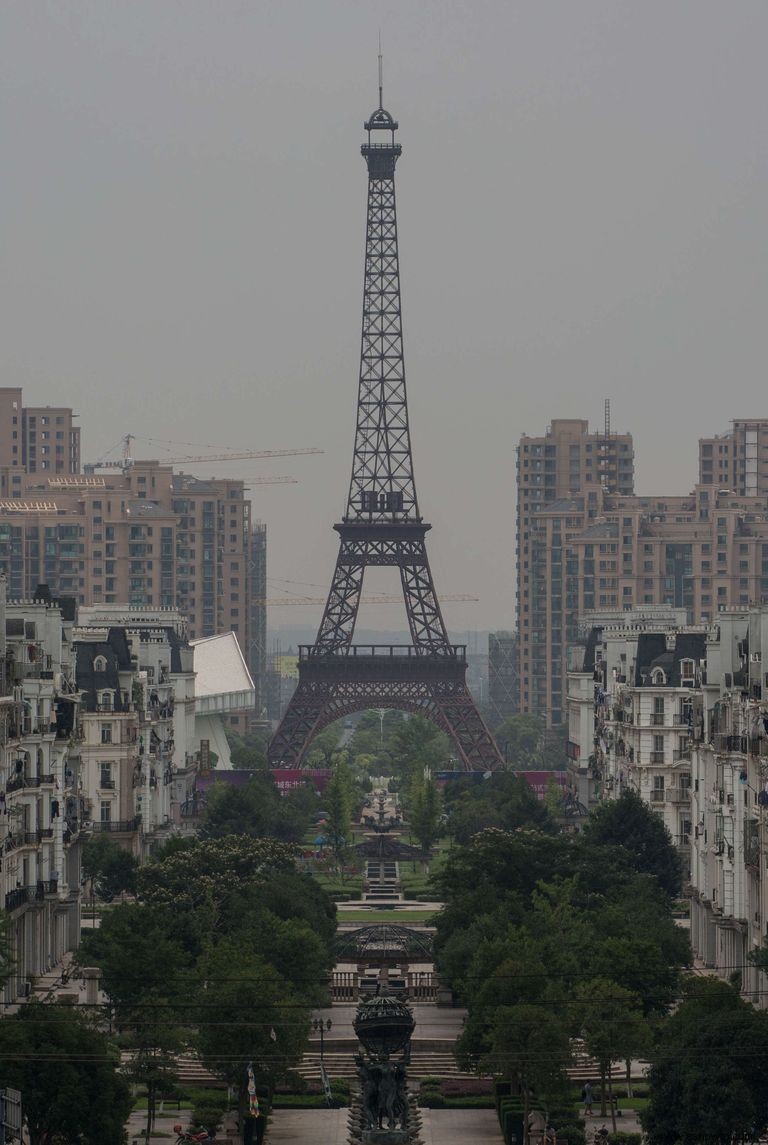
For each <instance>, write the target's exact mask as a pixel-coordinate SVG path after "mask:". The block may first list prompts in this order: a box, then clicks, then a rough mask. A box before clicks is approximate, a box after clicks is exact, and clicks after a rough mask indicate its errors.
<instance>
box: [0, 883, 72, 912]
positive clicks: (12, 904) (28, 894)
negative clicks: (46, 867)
mask: <svg viewBox="0 0 768 1145" xmlns="http://www.w3.org/2000/svg"><path fill="white" fill-rule="evenodd" d="M58 890H59V884H58V880H57V879H47V880H45V879H41V880H40V881H39V882H37V883H35V885H34V886H31V887H16V889H15V890H13V891H8V893H7V894H6V896H5V909H6V910H7V911H13V910H19V908H20V907H23V906H26V905H27V904H28V903H34V902H42V901H43V900H44V899H45V898H46V896H48V895H55V894H58Z"/></svg>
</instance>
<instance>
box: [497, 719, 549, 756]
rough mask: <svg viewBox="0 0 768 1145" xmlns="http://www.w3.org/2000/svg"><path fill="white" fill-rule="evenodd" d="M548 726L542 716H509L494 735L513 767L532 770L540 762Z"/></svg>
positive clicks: (503, 754)
mask: <svg viewBox="0 0 768 1145" xmlns="http://www.w3.org/2000/svg"><path fill="white" fill-rule="evenodd" d="M545 728H546V725H545V723H544V720H543V719H542V718H541V716H536V715H533V714H531V713H527V712H523V713H521V714H520V715H517V716H509V717H508V718H507V719H506V720H504V721H503V723H501V724H499V726H498V727H497V728H496V731H495V732H494V733H493V736H494V739H495V740H496V743H497V744H498V747H499V751H500V752H501V754H502V756H503V758H504V759H505V760H506V761H507V762H508V763H509V765H510V766H511V767H516V768H532V767H535V766H536V765H537V763H538V762H539V751H540V748H541V745H542V742H543V739H544V732H545Z"/></svg>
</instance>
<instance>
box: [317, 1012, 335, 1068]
mask: <svg viewBox="0 0 768 1145" xmlns="http://www.w3.org/2000/svg"><path fill="white" fill-rule="evenodd" d="M332 1026H333V1022H332V1021H331V1019H330V1018H326V1020H325V1021H323V1019H322V1018H313V1020H312V1029H313V1030H315V1031H317V1030H319V1031H320V1064H321V1065H324V1064H325V1063H324V1061H323V1051H324V1049H325V1046H324V1043H323V1035H324V1033H325V1031H326V1030H328V1032H329V1033H330V1031H331V1028H332Z"/></svg>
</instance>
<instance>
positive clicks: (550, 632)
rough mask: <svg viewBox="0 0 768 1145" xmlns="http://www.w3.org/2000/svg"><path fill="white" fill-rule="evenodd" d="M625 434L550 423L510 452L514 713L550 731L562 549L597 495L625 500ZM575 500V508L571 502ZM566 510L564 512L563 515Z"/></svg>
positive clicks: (630, 460)
mask: <svg viewBox="0 0 768 1145" xmlns="http://www.w3.org/2000/svg"><path fill="white" fill-rule="evenodd" d="M633 489H634V451H633V447H632V437H631V435H630V434H610V433H609V434H606V433H605V432H603V433H597V432H594V431H590V429H589V423H588V422H587V421H585V420H583V419H579V418H570V419H565V418H560V419H555V420H553V421H552V424H551V425H550V426H549V428H548V429H547V432H546V433H545V434H544V436H543V437H529V436H528V435H527V434H524V435H523V437H521V438H520V444H519V446H518V450H517V570H518V573H517V575H518V587H517V631H518V640H519V668H518V672H519V689H520V711H522V712H536V713H539V714H541V715H543V716H545V718H546V719H547V723H548V724H549V725H550V726H553V725H554V726H556V725H558V724H560V723H562V722H563V720H564V718H565V717H564V712H565V707H564V704H565V668H564V666H565V648H566V644H567V636H568V633H567V628H568V622H567V612H566V600H565V597H564V594H563V576H564V567H565V566H564V556H565V551H564V547H563V546H564V544H565V543H566V542H567V541H568V539H569V538H570V536H572V535H573V534H574V533H575V532H576V531H578V530H579V529H581V528H583V526H584V524H585V523H586V521H587V520H589V519H592V518H595V517H597V515H598V512H599V510H600V506H601V504H602V500H601V498H602V495H603V492H604V491H610V492H615V493H621V494H631V493H632V492H633ZM577 493H582V494H583V496H582V497H581V498H580V499H579V505H580V507H578V508H577V507H576V506H575V504H574V502H573V501H572V497H573V495H574V494H577ZM569 506H571V508H569Z"/></svg>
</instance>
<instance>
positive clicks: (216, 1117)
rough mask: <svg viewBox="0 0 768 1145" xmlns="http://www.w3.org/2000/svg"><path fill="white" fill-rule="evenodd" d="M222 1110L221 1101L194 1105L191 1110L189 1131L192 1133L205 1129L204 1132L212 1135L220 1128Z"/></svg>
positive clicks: (223, 1110)
mask: <svg viewBox="0 0 768 1145" xmlns="http://www.w3.org/2000/svg"><path fill="white" fill-rule="evenodd" d="M224 1112H225V1106H224V1103H223V1102H222V1103H221V1105H213V1104H206V1105H196V1106H195V1108H194V1109H193V1110H192V1118H191V1121H190V1129H191V1131H192V1132H193V1133H199V1132H200V1130H202V1129H205V1130H206V1132H207V1133H208V1134H209V1135H210V1136H212V1135H213V1134H214V1133H216V1132H217V1131H218V1130H219V1129H220V1128H221V1122H222V1120H223V1118H224Z"/></svg>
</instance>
